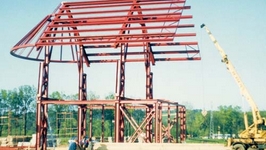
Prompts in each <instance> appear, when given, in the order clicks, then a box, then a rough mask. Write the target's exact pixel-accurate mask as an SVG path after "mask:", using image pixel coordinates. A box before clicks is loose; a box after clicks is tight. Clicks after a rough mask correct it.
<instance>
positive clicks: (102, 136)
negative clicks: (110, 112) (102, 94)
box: [101, 105, 104, 142]
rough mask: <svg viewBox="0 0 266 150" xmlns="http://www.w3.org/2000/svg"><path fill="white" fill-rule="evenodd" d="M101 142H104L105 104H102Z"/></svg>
mask: <svg viewBox="0 0 266 150" xmlns="http://www.w3.org/2000/svg"><path fill="white" fill-rule="evenodd" d="M101 138H102V140H101V142H104V105H102V135H101Z"/></svg>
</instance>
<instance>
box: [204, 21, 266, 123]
mask: <svg viewBox="0 0 266 150" xmlns="http://www.w3.org/2000/svg"><path fill="white" fill-rule="evenodd" d="M201 28H205V30H206V32H207V33H208V35H209V37H210V38H211V40H212V42H213V43H214V45H215V47H216V48H217V49H218V51H219V53H220V55H221V56H222V62H223V63H225V65H226V67H227V69H228V71H229V72H230V73H231V75H232V76H233V78H234V80H235V81H236V83H237V85H238V86H239V88H240V93H241V95H242V96H243V97H244V98H245V99H246V100H247V102H248V103H249V105H250V107H251V109H252V116H253V123H254V125H255V126H256V127H257V125H258V124H262V123H264V120H263V119H262V118H261V115H260V112H259V110H258V107H257V105H256V104H255V102H254V100H253V99H252V97H251V95H250V94H249V92H248V90H247V88H246V87H245V85H244V83H243V82H242V80H241V78H240V76H239V75H238V73H237V72H236V70H235V68H234V66H233V64H232V63H231V62H230V60H229V59H228V57H227V55H226V53H225V52H224V50H223V49H222V47H221V46H220V45H219V43H218V42H217V40H216V39H215V38H214V36H213V35H212V33H211V32H210V30H209V29H208V28H207V27H206V25H205V24H202V25H201Z"/></svg>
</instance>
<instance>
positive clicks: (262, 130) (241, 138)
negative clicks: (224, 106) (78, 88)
mask: <svg viewBox="0 0 266 150" xmlns="http://www.w3.org/2000/svg"><path fill="white" fill-rule="evenodd" d="M201 28H205V30H206V32H207V33H208V35H209V37H210V39H211V40H212V42H213V44H214V45H215V47H216V48H217V50H218V51H219V53H220V55H221V56H222V62H223V63H225V65H226V67H227V70H228V71H229V72H230V74H231V75H232V77H233V78H234V80H235V81H236V83H237V85H238V86H239V88H240V92H241V95H242V96H243V97H244V98H245V99H246V100H247V102H248V103H249V105H250V107H251V111H252V117H253V123H252V124H251V125H248V119H247V115H246V114H245V113H244V124H245V129H244V130H243V131H241V132H240V133H239V135H238V138H229V139H228V140H227V146H230V147H231V148H232V149H233V150H263V149H266V119H265V118H262V117H261V115H260V112H259V110H258V107H257V105H256V104H255V102H254V100H253V99H252V97H251V95H250V94H249V92H248V90H247V89H246V87H245V85H244V83H243V82H242V80H241V78H240V76H239V75H238V73H237V72H236V70H235V68H234V66H233V64H232V63H231V62H230V60H229V59H228V57H227V55H226V53H225V52H224V50H223V49H222V47H221V46H220V45H219V43H218V42H217V40H216V39H215V38H214V36H213V35H212V33H211V32H210V30H209V29H208V28H207V27H206V25H205V24H202V25H201Z"/></svg>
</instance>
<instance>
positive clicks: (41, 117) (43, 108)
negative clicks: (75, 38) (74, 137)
mask: <svg viewBox="0 0 266 150" xmlns="http://www.w3.org/2000/svg"><path fill="white" fill-rule="evenodd" d="M51 50H52V47H49V46H46V47H45V56H44V61H43V62H42V63H40V66H39V80H38V93H37V106H36V107H37V111H36V112H37V113H36V149H39V148H41V149H46V148H47V130H48V104H42V101H43V100H46V99H48V83H49V63H50V57H51V53H50V51H51Z"/></svg>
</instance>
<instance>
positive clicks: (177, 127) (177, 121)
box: [175, 105, 180, 143]
mask: <svg viewBox="0 0 266 150" xmlns="http://www.w3.org/2000/svg"><path fill="white" fill-rule="evenodd" d="M175 116H176V135H175V139H176V143H179V140H178V139H179V133H180V132H179V106H178V105H177V106H176V115H175Z"/></svg>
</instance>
